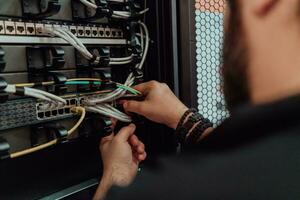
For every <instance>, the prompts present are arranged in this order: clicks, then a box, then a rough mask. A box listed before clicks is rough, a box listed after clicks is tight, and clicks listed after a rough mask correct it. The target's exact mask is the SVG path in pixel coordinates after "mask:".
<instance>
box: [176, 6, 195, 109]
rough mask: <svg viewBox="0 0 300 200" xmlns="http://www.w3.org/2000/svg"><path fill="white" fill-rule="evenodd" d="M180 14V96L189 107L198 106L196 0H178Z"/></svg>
mask: <svg viewBox="0 0 300 200" xmlns="http://www.w3.org/2000/svg"><path fill="white" fill-rule="evenodd" d="M178 2H179V15H180V23H179V26H180V46H179V49H181V51H180V53H181V56H180V65H181V67H180V69H179V74H180V96H181V98H182V100H183V102H184V103H185V104H186V105H187V106H189V107H195V108H196V107H197V85H196V81H197V79H196V35H195V9H194V7H195V0H186V1H180V0H179V1H178Z"/></svg>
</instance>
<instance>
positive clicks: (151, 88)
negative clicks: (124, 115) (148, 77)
mask: <svg viewBox="0 0 300 200" xmlns="http://www.w3.org/2000/svg"><path fill="white" fill-rule="evenodd" d="M134 89H136V90H138V91H140V92H141V93H142V94H143V95H144V96H145V100H144V101H141V102H138V101H125V102H124V104H123V106H124V109H125V110H126V111H127V112H133V113H137V114H139V115H142V116H144V117H146V118H148V119H149V120H152V121H154V122H157V123H161V124H165V125H167V126H169V127H170V128H173V129H176V127H177V124H178V123H179V121H180V118H181V117H182V115H183V114H184V112H185V111H187V110H188V108H187V107H186V106H185V105H184V104H183V103H182V102H181V101H180V100H179V99H178V98H177V97H176V96H175V95H174V94H173V92H172V91H171V90H170V88H169V87H168V86H167V85H166V84H164V83H159V82H156V81H150V82H147V83H143V84H140V85H137V86H135V87H134Z"/></svg>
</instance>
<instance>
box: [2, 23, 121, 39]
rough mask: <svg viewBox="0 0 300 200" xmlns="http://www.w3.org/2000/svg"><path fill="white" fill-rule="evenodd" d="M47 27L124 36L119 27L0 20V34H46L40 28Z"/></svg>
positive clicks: (81, 33) (88, 34)
mask: <svg viewBox="0 0 300 200" xmlns="http://www.w3.org/2000/svg"><path fill="white" fill-rule="evenodd" d="M44 27H47V28H52V27H55V28H58V27H59V28H65V29H69V30H70V31H71V32H72V33H73V34H74V35H76V36H77V37H81V38H83V37H86V38H123V31H122V30H121V29H118V28H110V27H105V28H103V27H102V26H101V25H93V26H82V25H78V26H76V25H66V24H64V25H60V24H57V23H53V24H52V23H51V22H47V23H34V22H22V21H17V22H14V21H11V20H6V21H0V34H5V35H17V36H44V35H43V34H42V33H41V32H39V31H38V30H41V29H43V28H44Z"/></svg>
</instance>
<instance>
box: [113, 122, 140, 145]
mask: <svg viewBox="0 0 300 200" xmlns="http://www.w3.org/2000/svg"><path fill="white" fill-rule="evenodd" d="M135 128H136V127H135V125H134V124H130V125H129V126H126V127H124V128H122V129H121V130H120V131H119V133H118V134H117V136H116V138H117V139H119V140H120V141H122V142H127V141H128V140H129V138H130V137H131V136H132V135H133V134H134V131H135Z"/></svg>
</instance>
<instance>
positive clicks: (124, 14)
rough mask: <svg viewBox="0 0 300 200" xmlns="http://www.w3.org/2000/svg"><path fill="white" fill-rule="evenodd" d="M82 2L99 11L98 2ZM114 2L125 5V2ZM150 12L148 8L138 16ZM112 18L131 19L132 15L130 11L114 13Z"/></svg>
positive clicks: (81, 0)
mask: <svg viewBox="0 0 300 200" xmlns="http://www.w3.org/2000/svg"><path fill="white" fill-rule="evenodd" d="M80 2H81V3H82V4H84V5H85V6H86V7H89V8H92V9H95V10H96V9H98V6H97V4H96V2H95V1H94V0H90V1H89V0H80ZM113 2H119V3H123V2H124V0H114V1H113ZM148 11H149V8H146V9H144V10H142V11H140V12H138V15H143V14H145V13H146V12H148ZM111 17H112V18H115V19H129V18H130V17H131V13H130V12H128V11H112V15H111Z"/></svg>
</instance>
